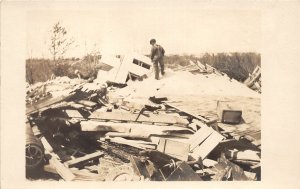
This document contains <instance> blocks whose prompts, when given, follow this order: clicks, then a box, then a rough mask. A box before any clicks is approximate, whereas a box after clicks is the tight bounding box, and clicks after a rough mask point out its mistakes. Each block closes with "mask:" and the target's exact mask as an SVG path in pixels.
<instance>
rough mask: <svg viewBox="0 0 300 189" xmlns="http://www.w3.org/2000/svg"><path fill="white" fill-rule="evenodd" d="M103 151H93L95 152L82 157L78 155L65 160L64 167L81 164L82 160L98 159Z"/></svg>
mask: <svg viewBox="0 0 300 189" xmlns="http://www.w3.org/2000/svg"><path fill="white" fill-rule="evenodd" d="M103 154H104V153H103V152H100V151H98V152H95V153H92V154H87V155H85V156H83V157H79V158H76V159H72V160H69V161H66V162H65V163H64V164H65V166H66V167H69V168H70V167H75V166H77V165H79V164H82V163H84V162H87V161H90V160H94V159H98V158H99V157H100V156H102V155H103Z"/></svg>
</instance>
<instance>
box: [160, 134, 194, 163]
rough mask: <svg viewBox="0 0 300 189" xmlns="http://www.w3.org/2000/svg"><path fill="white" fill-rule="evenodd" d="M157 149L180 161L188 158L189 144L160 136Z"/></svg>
mask: <svg viewBox="0 0 300 189" xmlns="http://www.w3.org/2000/svg"><path fill="white" fill-rule="evenodd" d="M157 150H158V151H160V152H162V153H164V154H168V155H169V156H171V157H175V158H177V159H179V160H182V161H187V160H188V155H189V151H190V145H189V144H187V143H184V142H178V141H173V140H170V139H165V138H161V139H160V140H159V143H158V146H157Z"/></svg>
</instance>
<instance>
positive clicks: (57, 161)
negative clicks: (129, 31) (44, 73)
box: [25, 55, 261, 181]
mask: <svg viewBox="0 0 300 189" xmlns="http://www.w3.org/2000/svg"><path fill="white" fill-rule="evenodd" d="M103 61H105V59H103ZM114 61H115V62H114V63H112V62H110V64H111V66H112V67H113V69H114V71H115V72H114V75H113V76H114V77H112V80H110V82H112V81H114V82H116V83H124V82H126V79H127V78H128V77H132V76H133V77H137V78H138V77H143V76H144V75H147V73H148V72H150V71H151V64H150V62H149V59H148V58H147V57H144V56H137V55H128V56H125V57H123V59H122V61H120V62H118V61H119V60H118V59H117V58H115V59H114ZM137 82H143V81H137ZM117 90H120V89H119V88H118V86H117V87H116V86H115V85H109V84H103V83H102V84H99V83H88V82H86V81H85V80H76V82H75V81H74V80H71V79H69V80H68V79H66V80H65V81H64V82H62V81H61V80H60V78H56V79H55V80H52V81H51V82H47V83H43V84H40V85H37V86H36V87H31V88H28V92H27V97H26V116H27V122H26V124H25V125H26V144H25V145H26V146H25V150H26V176H27V178H28V179H30V180H36V179H46V180H65V181H76V180H80V181H238V180H243V181H246V180H247V181H255V180H260V156H261V155H260V154H261V152H260V143H258V142H257V140H254V139H249V137H247V136H248V135H247V134H248V133H250V132H248V131H245V132H243V133H241V132H240V133H239V132H238V127H240V128H242V126H240V125H233V126H232V127H236V128H237V129H236V130H230V131H229V129H227V128H229V127H230V128H232V127H231V124H232V123H239V122H241V120H240V119H241V116H242V115H241V114H239V113H241V112H233V116H232V114H228V111H227V112H226V111H225V112H224V108H223V109H222V111H223V112H222V114H221V115H222V117H221V118H218V117H215V118H214V117H209V116H205V115H201V114H199V113H197V112H195V111H194V110H192V108H191V107H193V106H191V105H189V106H188V105H187V103H185V101H186V100H188V99H183V100H181V101H176V99H175V98H174V99H172V98H173V97H168V96H160V97H159V96H154V95H153V94H148V96H146V98H147V100H146V101H144V103H141V102H138V101H134V100H132V101H125V100H123V101H120V100H118V99H117V100H116V99H114V98H113V96H110V95H109V94H110V93H113V92H114V91H117ZM215 105H216V108H217V104H215ZM194 106H195V105H194ZM194 108H195V107H194ZM219 109H221V108H219ZM225 110H226V108H225ZM243 115H244V114H243ZM220 119H221V121H220ZM224 120H225V123H223V122H224ZM226 120H227V122H226ZM228 120H229V122H228ZM237 120H238V121H237ZM234 121H236V122H234ZM247 132H248V133H247Z"/></svg>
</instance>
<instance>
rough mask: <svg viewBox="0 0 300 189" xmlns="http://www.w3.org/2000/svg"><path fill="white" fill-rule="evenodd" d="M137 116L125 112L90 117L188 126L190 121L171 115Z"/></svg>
mask: <svg viewBox="0 0 300 189" xmlns="http://www.w3.org/2000/svg"><path fill="white" fill-rule="evenodd" d="M137 116H138V115H137V114H130V113H125V112H97V111H96V112H93V113H92V114H91V115H90V117H89V118H90V119H100V120H118V121H138V122H149V123H151V122H152V123H168V124H180V125H187V124H188V121H187V120H186V119H182V118H180V117H176V116H169V115H163V114H162V115H156V114H147V115H143V114H142V115H140V116H139V117H138V120H136V118H137Z"/></svg>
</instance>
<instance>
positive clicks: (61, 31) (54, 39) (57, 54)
mask: <svg viewBox="0 0 300 189" xmlns="http://www.w3.org/2000/svg"><path fill="white" fill-rule="evenodd" d="M73 43H74V39H73V38H68V36H67V30H66V29H65V28H64V27H63V26H61V25H60V23H59V22H57V23H56V24H54V26H53V28H52V36H51V44H50V47H49V50H50V53H51V54H52V56H53V60H56V59H57V58H62V57H63V55H64V54H65V53H66V52H67V50H69V48H70V46H71V45H72V44H73Z"/></svg>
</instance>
